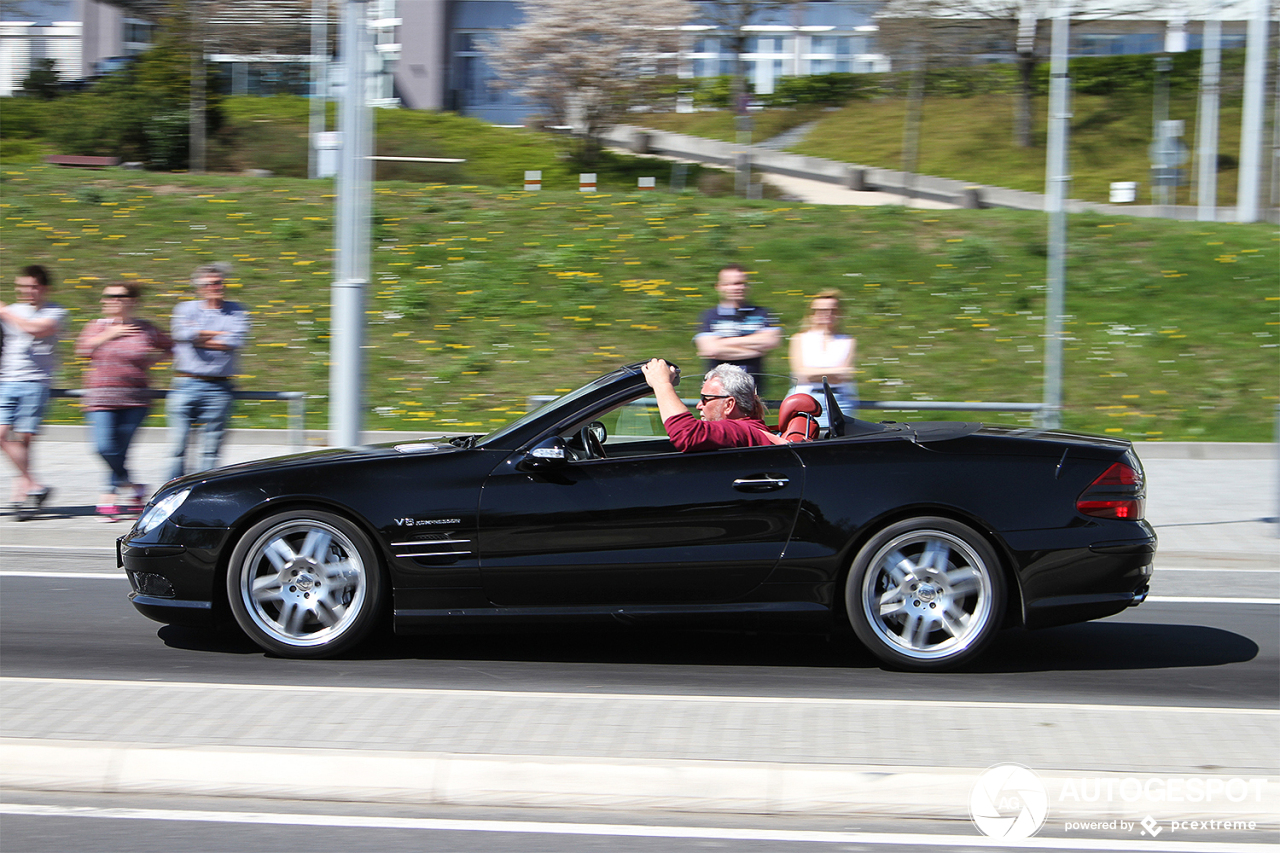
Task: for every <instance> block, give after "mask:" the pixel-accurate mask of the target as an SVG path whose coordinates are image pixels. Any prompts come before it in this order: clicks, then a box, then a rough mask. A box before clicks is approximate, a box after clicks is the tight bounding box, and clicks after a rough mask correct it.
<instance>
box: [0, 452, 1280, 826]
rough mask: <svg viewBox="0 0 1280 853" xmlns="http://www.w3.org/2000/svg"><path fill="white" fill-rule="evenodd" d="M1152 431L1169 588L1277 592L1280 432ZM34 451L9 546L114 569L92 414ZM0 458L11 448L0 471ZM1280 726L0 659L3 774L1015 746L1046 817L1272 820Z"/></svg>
mask: <svg viewBox="0 0 1280 853" xmlns="http://www.w3.org/2000/svg"><path fill="white" fill-rule="evenodd" d="M403 436H404V434H397V435H387V436H385V437H386V439H387V440H393V439H395V438H400V437H403ZM143 438H144V440H143V441H141V442H140V443H139V444H137V445H136V446H135V448H134V453H133V458H134V464H135V466H136V469H137V471H138V473H139V476H140V478H141V479H146V480H148V481H149V482H152V483H158V482H159V480H158V475H159V473H160V472H161V471H163V469H164V465H165V460H164V458H163V448H164V445H163V443H162V431H161V430H156V431H154V432H151V433H147V434H145V435H144V437H143ZM371 438H374V437H373V436H371ZM312 440H313V441H317V440H322V439H319V438H313V439H312ZM289 452H291V448H290V447H288V446H287V434H285V433H272V432H270V431H245V432H238V433H236V434H234V435H233V436H232V439H231V443H230V444H229V446H228V447H227V450H226V455H225V459H226V461H228V462H236V461H244V460H248V459H254V458H261V457H266V456H273V455H281V454H285V453H289ZM1139 452H1140V454H1141V455H1142V456H1143V459H1144V462H1145V465H1146V469H1147V474H1148V478H1149V493H1150V498H1149V502H1148V518H1150V519H1151V520H1152V522H1153V523H1154V524H1155V525H1156V527H1157V531H1158V532H1159V534H1160V537H1161V549H1160V552H1159V555H1158V559H1157V570H1156V587H1157V588H1156V590H1155V592H1156V594H1157V595H1158V594H1161V588H1160V584H1161V582H1162V577H1161V573H1160V568H1161V566H1200V567H1203V566H1208V567H1211V568H1212V567H1221V568H1232V569H1240V568H1244V569H1250V570H1251V571H1249V572H1238V573H1237V575H1238V576H1239V577H1248V578H1256V579H1257V580H1258V584H1259V588H1258V589H1257V590H1254V591H1253V592H1252V594H1254V595H1257V596H1258V597H1261V598H1270V599H1272V600H1274V599H1275V598H1277V597H1280V596H1278V595H1277V592H1276V590H1274V589H1269V587H1274V585H1275V583H1274V580H1275V576H1274V575H1273V574H1272V572H1270V571H1265V570H1267V569H1275V568H1276V567H1277V564H1278V563H1280V560H1278V559H1277V555H1278V554H1280V540H1277V538H1276V532H1277V531H1276V529H1277V525H1276V524H1275V523H1274V516H1275V515H1276V500H1277V482H1276V469H1277V464H1276V460H1275V457H1274V447H1273V446H1272V445H1215V444H1196V445H1175V444H1164V445H1146V446H1143V447H1141V448H1140V449H1139ZM37 469H38V470H39V471H40V472H41V473H43V474H44V475H45V476H46V477H47V479H48V482H49V483H50V484H51V485H52V486H53V487H54V489H55V490H56V493H55V495H54V498H53V500H52V501H51V502H50V505H49V507H48V508H47V509H48V511H47V513H45V514H44V515H42V516H40V517H38V518H36V519H33V520H31V521H27V522H21V523H19V522H16V521H14V520H12V519H11V518H7V517H6V518H0V556H3V555H4V554H5V553H6V552H8V553H9V555H10V557H13V556H15V555H20V554H21V553H22V552H23V551H26V550H27V549H30V548H37V547H39V548H44V547H54V548H57V549H64V550H62V551H61V552H60V553H63V555H64V556H65V557H66V558H67V559H66V561H65V562H66V565H67V570H68V571H94V572H113V571H114V570H115V569H114V561H113V560H112V559H111V557H110V552H111V549H112V543H113V541H114V539H115V537H116V536H118V535H120V534H121V533H123V532H124V530H125V529H126V525H125V524H105V523H101V522H98V521H96V520H95V519H94V518H92V517H91V516H92V512H93V509H92V507H93V504H94V501H95V498H96V495H97V490H98V488H99V485H100V477H101V472H102V470H103V466H102V463H101V461H100V460H98V459H97V458H96V456H95V455H94V454H93V452H92V449H91V448H90V446H89V444H88V441H87V436H86V435H85V434H84V431H83V430H80V429H79V428H74V427H64V428H57V429H52V430H50V433H49V434H48V435H46V436H44V437H42V438H41V440H40V442H39V444H38V446H37ZM10 478H11V472H10V471H8V470H7V469H6V470H4V471H3V476H2V477H0V488H7V487H8V485H9V481H10ZM95 555H96V557H95ZM6 568H9V569H13V568H14V566H7V567H6ZM1178 575H1179V573H1178V572H1177V571H1174V570H1171V571H1169V572H1168V573H1167V574H1166V575H1165V577H1166V578H1171V580H1170V581H1169V583H1170V584H1172V585H1173V586H1176V579H1177V577H1178ZM1237 579H1238V578H1237ZM1232 591H1233V592H1235V593H1239V592H1240V588H1239V587H1238V586H1235V585H1233V587H1232ZM1278 727H1280V711H1276V710H1237V709H1212V708H1168V707H1135V706H1104V705H1079V704H1075V705H1059V704H1052V703H1031V702H1027V703H1023V702H967V701H951V700H950V699H949V698H948V697H946V696H939V697H936V698H934V699H931V700H927V701H921V700H864V699H857V698H848V699H829V698H785V697H784V698H770V697H758V696H712V695H705V696H693V695H674V696H652V695H618V694H606V693H531V692H515V691H484V690H433V689H428V688H424V689H401V688H341V687H319V686H316V687H307V686H278V685H254V684H200V683H151V682H146V683H143V682H113V681H82V680H75V681H73V680H61V679H40V678H11V677H4V676H0V787H9V788H24V789H33V790H62V791H66V790H72V791H91V792H152V793H162V792H163V793H176V794H200V795H208V794H214V795H228V796H230V795H234V796H247V795H256V796H264V797H280V798H309V799H334V800H350V801H370V802H410V803H440V804H456V805H474V806H484V805H501V806H555V807H566V808H570V807H572V808H579V807H600V808H623V809H632V808H661V809H675V810H687V811H717V810H723V811H734V812H757V813H786V812H792V813H798V812H804V813H813V814H846V815H853V814H864V815H873V814H877V815H903V816H914V817H930V816H932V817H945V818H954V819H957V820H966V821H967V820H968V814H969V801H968V798H969V794H970V792H971V791H972V790H973V787H974V785H975V784H976V783H977V781H978V779H979V776H980V774H981V773H982V771H983V770H984V769H985V768H988V767H990V766H991V765H993V764H997V763H1003V762H1017V763H1021V764H1024V765H1026V766H1027V767H1030V768H1032V769H1033V770H1034V771H1035V772H1036V773H1037V774H1038V776H1039V777H1040V778H1041V780H1042V781H1043V782H1044V784H1045V786H1046V790H1047V793H1048V796H1049V798H1050V802H1051V807H1050V811H1051V815H1052V817H1053V818H1054V819H1059V820H1061V819H1069V818H1081V819H1096V820H1104V819H1110V818H1113V817H1118V816H1120V817H1124V818H1125V819H1126V820H1128V819H1136V820H1141V819H1142V818H1143V817H1144V816H1145V815H1147V814H1150V815H1153V816H1154V817H1155V818H1156V819H1162V818H1166V819H1172V818H1176V819H1180V820H1181V819H1193V818H1195V817H1197V816H1205V817H1213V818H1215V819H1220V818H1226V817H1231V818H1241V819H1248V820H1256V821H1259V822H1260V824H1261V825H1263V826H1275V825H1276V824H1277V823H1280V746H1277V744H1278V742H1280V741H1278V739H1277V737H1276V735H1277V729H1278ZM1134 779H1136V780H1137V782H1133V780H1134ZM1152 780H1155V783H1152ZM1126 784H1136V785H1143V786H1145V788H1144V790H1145V791H1148V792H1149V791H1151V790H1152V784H1156V785H1157V787H1159V791H1157V792H1156V794H1159V795H1163V794H1164V793H1165V790H1166V788H1167V786H1169V785H1176V786H1178V789H1179V790H1183V789H1184V788H1185V789H1186V790H1191V786H1194V785H1199V786H1201V789H1204V790H1217V791H1219V792H1220V793H1221V795H1220V796H1219V797H1217V798H1216V799H1212V798H1210V799H1209V800H1206V799H1205V798H1204V797H1201V798H1199V799H1195V800H1191V799H1188V798H1186V797H1181V798H1178V799H1176V800H1175V799H1173V798H1172V797H1165V798H1152V797H1146V795H1145V794H1144V795H1143V797H1140V798H1139V799H1136V800H1134V799H1131V798H1121V797H1119V796H1117V797H1115V798H1114V799H1111V800H1105V799H1104V800H1101V801H1100V800H1099V799H1098V797H1096V796H1093V797H1088V796H1080V794H1079V792H1081V791H1093V792H1095V793H1096V792H1097V791H1098V790H1100V787H1099V786H1102V787H1106V786H1113V787H1115V789H1116V790H1119V789H1120V788H1119V786H1122V785H1126ZM1170 790H1172V789H1170ZM1228 791H1231V792H1232V794H1233V797H1228V796H1226V792H1228ZM1073 792H1074V795H1073ZM1234 795H1239V796H1234ZM1153 797H1154V795H1153Z"/></svg>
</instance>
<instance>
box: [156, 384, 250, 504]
mask: <svg viewBox="0 0 1280 853" xmlns="http://www.w3.org/2000/svg"><path fill="white" fill-rule="evenodd" d="M234 401H235V397H234V396H232V389H231V383H230V382H225V381H222V382H217V381H210V380H207V379H195V378H192V377H190V376H179V377H177V378H176V379H174V380H173V385H172V386H171V387H170V388H169V397H168V400H167V401H166V403H165V412H166V414H167V415H168V420H169V439H170V442H171V444H170V451H169V452H170V455H171V456H172V457H173V465H172V467H171V468H170V469H169V479H170V480H172V479H173V478H174V477H181V476H182V475H183V474H185V473H186V458H187V439H188V437H189V435H190V433H191V428H192V427H193V426H195V425H196V424H200V425H201V429H200V432H201V446H200V467H199V468H198V469H196V470H198V471H207V470H208V469H210V468H217V467H218V451H219V450H221V449H222V435H223V433H224V432H225V431H226V428H227V420H228V419H229V418H230V417H231V404H232V403H233V402H234Z"/></svg>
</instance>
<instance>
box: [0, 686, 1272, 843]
mask: <svg viewBox="0 0 1280 853" xmlns="http://www.w3.org/2000/svg"><path fill="white" fill-rule="evenodd" d="M0 688H2V689H0V714H2V717H3V729H2V731H3V737H2V738H0V786H3V787H11V788H24V789H36V790H78V791H92V792H108V793H116V792H120V793H124V792H154V793H176V794H200V795H226V796H231V795H234V796H265V797H280V798H289V799H335V800H347V801H372V802H416V803H439V804H451V805H472V806H483V805H501V806H562V807H574V808H582V807H588V808H595V807H598V808H626V809H632V808H662V809H669V810H681V811H734V812H747V813H751V812H754V813H781V812H806V813H813V814H863V815H866V814H880V815H903V816H912V817H946V818H955V819H965V818H967V816H968V797H969V792H970V791H971V790H972V788H973V786H974V784H975V783H976V782H977V780H978V777H979V776H980V774H981V773H982V771H983V770H984V769H986V768H988V767H991V766H992V765H994V764H998V763H1007V762H1014V763H1019V764H1022V765H1024V766H1026V767H1030V768H1032V769H1033V770H1034V771H1035V772H1036V774H1037V775H1038V776H1039V777H1040V779H1041V780H1042V781H1043V782H1044V784H1045V787H1046V789H1047V792H1048V794H1049V797H1050V802H1051V803H1052V809H1051V810H1052V815H1053V817H1054V818H1055V819H1062V818H1070V817H1080V818H1090V819H1100V820H1101V819H1108V818H1112V817H1116V816H1124V817H1126V818H1127V819H1129V818H1132V819H1137V820H1141V818H1142V817H1143V816H1144V815H1146V814H1151V815H1153V816H1155V817H1156V818H1157V819H1161V818H1178V819H1190V818H1193V817H1195V816H1197V815H1204V816H1210V815H1211V816H1213V817H1215V818H1223V817H1233V818H1243V819H1249V820H1256V821H1259V822H1261V823H1262V824H1264V825H1274V824H1275V823H1276V822H1277V818H1278V817H1280V779H1278V778H1276V772H1277V771H1276V765H1277V760H1276V757H1277V746H1276V738H1275V734H1276V727H1277V722H1280V712H1277V711H1271V710H1250V711H1239V710H1222V709H1219V710H1214V709H1200V708H1155V707H1134V706H1125V707H1114V706H1081V705H1074V706H1056V705H1052V704H1045V703H1003V702H953V701H912V700H897V699H892V700H859V699H804V698H801V699H789V698H764V697H749V696H738V697H735V696H689V695H669V696H652V695H618V694H601V693H555V694H553V693H529V692H504V691H474V690H457V691H451V690H431V689H403V688H333V687H305V686H270V685H242V684H216V685H211V684H195V683H187V684H174V683H140V682H130V683H124V682H84V681H80V682H69V681H65V680H58V679H48V680H45V679H16V678H14V679H8V678H6V679H0ZM86 709H93V711H92V712H86ZM1135 778H1136V779H1138V780H1139V781H1137V782H1136V783H1135V782H1132V781H1130V782H1126V781H1125V780H1133V779H1135ZM1151 778H1154V779H1156V780H1157V782H1158V783H1159V785H1161V786H1164V785H1168V784H1169V782H1168V780H1169V779H1179V780H1183V781H1181V782H1179V783H1177V784H1180V785H1183V786H1186V785H1194V784H1196V783H1194V782H1189V781H1187V780H1201V781H1199V783H1198V784H1199V785H1201V786H1207V785H1211V784H1212V785H1216V786H1220V787H1219V788H1218V790H1219V791H1220V792H1221V794H1220V795H1219V796H1218V797H1217V798H1216V799H1215V800H1213V802H1208V803H1206V802H1198V801H1192V802H1188V801H1186V800H1185V799H1183V798H1180V799H1178V800H1177V801H1174V802H1164V801H1162V800H1161V798H1160V796H1159V795H1153V796H1152V797H1150V798H1145V797H1142V796H1138V797H1137V798H1136V799H1133V798H1126V799H1122V798H1121V797H1119V796H1117V797H1115V799H1114V801H1111V802H1105V801H1104V802H1099V800H1098V797H1097V796H1096V792H1097V791H1098V790H1099V785H1101V786H1103V787H1105V786H1106V785H1108V784H1109V785H1112V786H1121V785H1126V784H1127V785H1130V786H1132V785H1135V784H1136V785H1138V786H1140V787H1142V788H1146V789H1152V788H1153V786H1151V785H1148V783H1147V780H1148V779H1151ZM1082 789H1087V790H1092V791H1094V792H1095V795H1093V796H1086V797H1080V796H1079V794H1078V792H1079V791H1080V790H1082ZM1227 790H1231V791H1232V794H1233V797H1234V799H1233V798H1230V797H1227V796H1226V791H1227ZM1072 791H1075V792H1077V794H1076V796H1075V797H1074V798H1073V797H1072V796H1071V792H1072ZM1160 794H1163V789H1162V790H1161V792H1160Z"/></svg>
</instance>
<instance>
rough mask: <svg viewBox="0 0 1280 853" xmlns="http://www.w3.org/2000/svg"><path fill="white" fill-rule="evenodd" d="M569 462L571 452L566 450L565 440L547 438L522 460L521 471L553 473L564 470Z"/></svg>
mask: <svg viewBox="0 0 1280 853" xmlns="http://www.w3.org/2000/svg"><path fill="white" fill-rule="evenodd" d="M568 461H569V452H568V450H566V448H565V444H564V439H563V438H561V437H560V436H558V435H553V436H551V437H550V438H545V439H543V440H542V441H540V442H538V443H537V444H535V445H534V446H533V447H531V448H529V452H528V453H526V454H525V456H524V459H522V460H520V466H519V467H520V470H521V471H551V470H554V469H556V468H563V467H564V466H565V465H566V464H568Z"/></svg>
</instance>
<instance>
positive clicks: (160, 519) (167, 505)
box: [134, 489, 191, 536]
mask: <svg viewBox="0 0 1280 853" xmlns="http://www.w3.org/2000/svg"><path fill="white" fill-rule="evenodd" d="M190 494H191V490H190V489H183V490H182V491H180V492H174V493H173V494H171V495H166V496H165V497H163V498H161V499H160V500H158V501H156V503H155V504H153V505H152V506H151V508H150V509H148V510H147V511H146V512H144V513H143V514H142V518H139V519H138V523H137V524H136V525H134V529H135V530H136V531H137V532H138V535H139V536H141V535H142V534H144V533H148V532H150V531H152V530H155V529H156V528H157V527H159V526H160V525H161V524H163V523H164V521H165V519H167V518H168V517H169V516H171V515H173V513H174V510H176V509H177V508H178V507H180V506H182V502H183V501H185V500H186V499H187V496H188V495H190Z"/></svg>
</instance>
